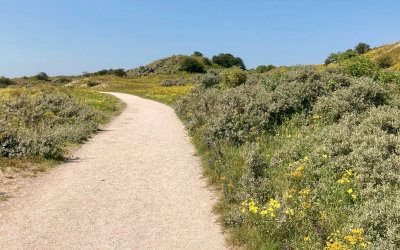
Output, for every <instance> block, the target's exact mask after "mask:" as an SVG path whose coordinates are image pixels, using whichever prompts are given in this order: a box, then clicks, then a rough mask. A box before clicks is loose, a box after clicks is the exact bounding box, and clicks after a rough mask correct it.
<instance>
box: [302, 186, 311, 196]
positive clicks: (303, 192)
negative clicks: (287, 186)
mask: <svg viewBox="0 0 400 250" xmlns="http://www.w3.org/2000/svg"><path fill="white" fill-rule="evenodd" d="M299 194H300V195H302V196H304V197H305V196H307V195H309V194H310V189H309V188H304V189H302V190H300V191H299Z"/></svg>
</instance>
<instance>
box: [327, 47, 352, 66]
mask: <svg viewBox="0 0 400 250" xmlns="http://www.w3.org/2000/svg"><path fill="white" fill-rule="evenodd" d="M357 55H358V54H357V52H355V51H354V50H352V49H349V50H346V51H345V52H337V53H331V54H330V55H329V56H328V57H327V58H326V59H325V65H328V64H331V63H339V62H343V61H345V60H348V59H351V58H354V57H357Z"/></svg>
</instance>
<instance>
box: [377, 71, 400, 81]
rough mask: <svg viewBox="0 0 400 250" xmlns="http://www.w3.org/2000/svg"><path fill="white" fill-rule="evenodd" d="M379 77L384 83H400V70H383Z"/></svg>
mask: <svg viewBox="0 0 400 250" xmlns="http://www.w3.org/2000/svg"><path fill="white" fill-rule="evenodd" d="M378 79H379V81H381V82H383V83H397V84H400V72H399V71H397V70H382V71H381V72H380V73H379V76H378Z"/></svg>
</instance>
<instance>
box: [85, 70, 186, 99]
mask: <svg viewBox="0 0 400 250" xmlns="http://www.w3.org/2000/svg"><path fill="white" fill-rule="evenodd" d="M190 77H191V75H189V74H183V73H181V74H173V75H149V76H142V77H116V76H94V77H91V78H90V79H91V80H92V81H96V82H98V83H100V85H99V86H98V87H96V89H97V90H101V91H111V92H122V93H127V94H133V95H137V96H140V97H144V98H148V99H151V100H155V101H159V102H162V103H164V104H168V105H171V104H173V103H174V101H175V100H176V99H177V98H178V97H179V96H182V95H186V94H187V93H189V92H190V90H192V89H193V87H194V86H193V84H187V85H184V86H169V87H164V86H161V83H162V82H163V81H165V80H175V79H178V78H183V79H185V80H188V81H189V79H190Z"/></svg>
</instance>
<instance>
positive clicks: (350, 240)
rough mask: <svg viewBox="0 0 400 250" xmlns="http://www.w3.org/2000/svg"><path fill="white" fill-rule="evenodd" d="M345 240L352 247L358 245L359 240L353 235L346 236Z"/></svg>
mask: <svg viewBox="0 0 400 250" xmlns="http://www.w3.org/2000/svg"><path fill="white" fill-rule="evenodd" d="M344 239H345V240H346V241H347V242H348V243H349V244H351V245H355V244H357V238H356V237H354V236H353V235H346V236H345V237H344Z"/></svg>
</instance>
